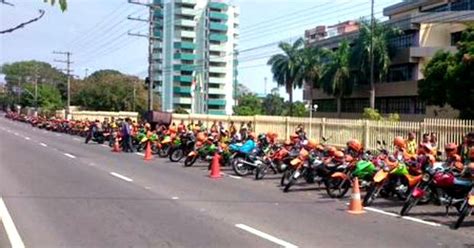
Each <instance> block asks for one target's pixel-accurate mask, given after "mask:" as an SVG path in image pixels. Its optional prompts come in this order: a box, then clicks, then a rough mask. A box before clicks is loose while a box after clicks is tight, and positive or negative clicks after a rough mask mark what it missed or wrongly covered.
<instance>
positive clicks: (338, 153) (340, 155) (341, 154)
mask: <svg viewBox="0 0 474 248" xmlns="http://www.w3.org/2000/svg"><path fill="white" fill-rule="evenodd" d="M334 157H335V158H336V159H343V158H344V153H343V152H341V151H336V152H335V153H334Z"/></svg>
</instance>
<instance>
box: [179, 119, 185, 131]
mask: <svg viewBox="0 0 474 248" xmlns="http://www.w3.org/2000/svg"><path fill="white" fill-rule="evenodd" d="M178 133H180V134H181V133H186V125H184V120H181V122H180V123H179V124H178Z"/></svg>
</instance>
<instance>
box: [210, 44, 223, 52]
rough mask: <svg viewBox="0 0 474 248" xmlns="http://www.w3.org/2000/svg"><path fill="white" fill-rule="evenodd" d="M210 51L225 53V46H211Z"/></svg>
mask: <svg viewBox="0 0 474 248" xmlns="http://www.w3.org/2000/svg"><path fill="white" fill-rule="evenodd" d="M209 50H210V51H217V52H225V50H226V47H225V45H209Z"/></svg>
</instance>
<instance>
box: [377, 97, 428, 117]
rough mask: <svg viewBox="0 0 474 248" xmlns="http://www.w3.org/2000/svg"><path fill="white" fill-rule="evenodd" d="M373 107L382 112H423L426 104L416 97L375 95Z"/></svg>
mask: <svg viewBox="0 0 474 248" xmlns="http://www.w3.org/2000/svg"><path fill="white" fill-rule="evenodd" d="M375 107H376V108H377V109H378V110H379V112H380V113H382V114H389V113H398V114H425V111H426V106H425V103H424V102H423V101H420V100H419V99H418V97H377V98H376V99H375Z"/></svg>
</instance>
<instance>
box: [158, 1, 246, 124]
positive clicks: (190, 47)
mask: <svg viewBox="0 0 474 248" xmlns="http://www.w3.org/2000/svg"><path fill="white" fill-rule="evenodd" d="M154 3H155V5H156V6H157V8H156V9H155V10H154V18H155V24H154V25H155V27H154V35H155V36H156V38H159V39H157V40H155V41H154V44H153V55H152V58H153V68H154V70H153V74H154V77H153V78H154V80H155V81H156V82H157V83H158V85H160V87H158V91H159V92H160V95H161V99H162V109H163V110H164V111H173V110H175V109H177V108H183V109H185V110H187V111H188V112H190V113H208V114H220V115H224V114H232V106H233V104H234V88H235V87H236V85H237V83H238V82H237V44H238V36H239V32H238V29H239V9H238V8H237V7H236V6H232V5H230V4H229V3H228V2H227V1H218V0H161V1H160V0H154Z"/></svg>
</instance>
